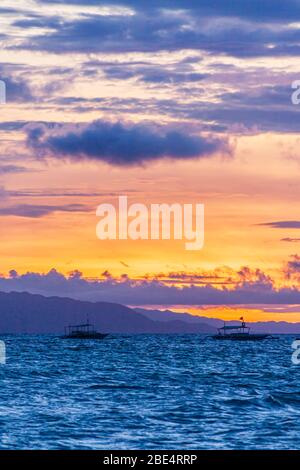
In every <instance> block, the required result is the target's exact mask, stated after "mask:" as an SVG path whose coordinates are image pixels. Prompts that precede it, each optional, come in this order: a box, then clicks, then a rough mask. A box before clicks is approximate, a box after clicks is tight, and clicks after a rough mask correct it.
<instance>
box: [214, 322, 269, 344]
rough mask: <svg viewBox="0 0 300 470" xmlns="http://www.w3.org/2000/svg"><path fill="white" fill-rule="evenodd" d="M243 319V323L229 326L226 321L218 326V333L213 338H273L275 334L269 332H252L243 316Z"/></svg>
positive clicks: (237, 339)
mask: <svg viewBox="0 0 300 470" xmlns="http://www.w3.org/2000/svg"><path fill="white" fill-rule="evenodd" d="M241 320H242V323H241V325H230V326H227V325H226V324H225V322H224V326H222V328H218V334H217V335H213V336H212V338H213V339H217V340H234V341H261V340H263V339H273V336H272V335H269V334H267V333H250V328H249V327H248V326H246V323H245V322H244V319H243V318H241Z"/></svg>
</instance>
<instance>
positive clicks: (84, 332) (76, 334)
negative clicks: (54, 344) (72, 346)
mask: <svg viewBox="0 0 300 470" xmlns="http://www.w3.org/2000/svg"><path fill="white" fill-rule="evenodd" d="M106 336H107V334H106V333H98V331H96V330H95V328H94V326H93V325H91V324H90V322H89V320H87V323H83V324H81V325H69V326H67V327H65V334H64V336H62V338H63V339H103V338H105V337H106Z"/></svg>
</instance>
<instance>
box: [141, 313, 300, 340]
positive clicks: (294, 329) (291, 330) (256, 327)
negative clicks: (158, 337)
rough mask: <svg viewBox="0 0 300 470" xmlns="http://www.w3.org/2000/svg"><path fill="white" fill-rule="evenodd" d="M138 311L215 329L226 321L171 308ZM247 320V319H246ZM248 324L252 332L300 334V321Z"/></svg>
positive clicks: (154, 316) (150, 315)
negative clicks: (173, 310) (180, 311)
mask: <svg viewBox="0 0 300 470" xmlns="http://www.w3.org/2000/svg"><path fill="white" fill-rule="evenodd" d="M136 311H137V312H138V313H141V314H142V315H145V316H146V317H147V318H149V319H152V320H155V321H164V322H171V321H174V320H176V319H180V320H182V321H185V322H187V323H191V324H193V325H197V324H201V325H203V324H205V325H208V326H210V327H212V328H214V329H215V330H216V329H217V328H220V327H221V326H223V324H224V321H223V320H220V319H219V318H208V317H203V316H201V317H200V316H195V315H191V314H189V313H177V312H172V311H171V310H150V309H143V308H137V309H136ZM246 320H247V319H246ZM237 323H238V322H236V321H228V322H227V321H226V325H236V324H237ZM247 325H248V326H250V327H251V332H253V333H254V332H257V333H265V332H268V333H271V334H299V336H300V323H289V322H285V321H279V322H276V321H265V322H247Z"/></svg>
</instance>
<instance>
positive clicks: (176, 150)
mask: <svg viewBox="0 0 300 470" xmlns="http://www.w3.org/2000/svg"><path fill="white" fill-rule="evenodd" d="M27 135H28V145H29V146H30V148H32V149H34V150H35V151H36V152H37V154H38V155H40V156H52V157H55V158H61V157H68V158H69V159H71V160H75V161H76V160H82V159H91V160H98V161H104V162H106V163H109V164H112V165H124V166H128V165H137V164H143V163H147V162H151V161H153V160H157V159H160V158H164V157H169V158H173V159H187V158H200V157H207V156H210V155H213V154H214V153H216V152H221V153H229V152H230V148H229V146H228V143H227V141H226V140H224V139H217V138H212V137H202V136H196V135H189V134H188V133H184V132H182V131H177V130H164V129H159V130H158V129H156V128H154V127H153V126H150V125H149V124H136V125H130V126H128V125H127V126H126V125H124V124H122V123H120V122H118V123H110V122H105V121H94V122H92V123H90V124H88V125H80V126H77V128H75V130H74V129H73V130H72V129H70V127H67V126H66V127H65V128H64V127H62V126H58V128H56V129H54V130H51V129H49V127H45V126H42V125H38V126H34V125H31V126H29V127H28V129H27Z"/></svg>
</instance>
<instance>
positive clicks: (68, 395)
mask: <svg viewBox="0 0 300 470" xmlns="http://www.w3.org/2000/svg"><path fill="white" fill-rule="evenodd" d="M1 339H4V340H5V342H6V346H7V363H6V365H1V366H0V384H1V386H0V448H1V449H179V450H180V449H184V450H188V449H298V448H299V447H300V365H299V366H297V365H293V364H292V362H291V353H292V349H291V343H292V340H293V338H292V337H289V336H282V337H280V339H278V340H273V341H272V340H270V341H263V342H253V343H251V342H249V343H247V342H236V343H235V342H224V343H222V342H217V341H216V342H215V341H213V340H211V339H207V338H205V337H203V336H200V335H199V336H198V335H182V336H180V335H179V336H172V335H149V336H148V335H140V336H111V337H107V338H106V339H105V340H103V341H82V340H81V341H80V340H61V339H60V338H57V337H53V336H7V337H4V338H1Z"/></svg>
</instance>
